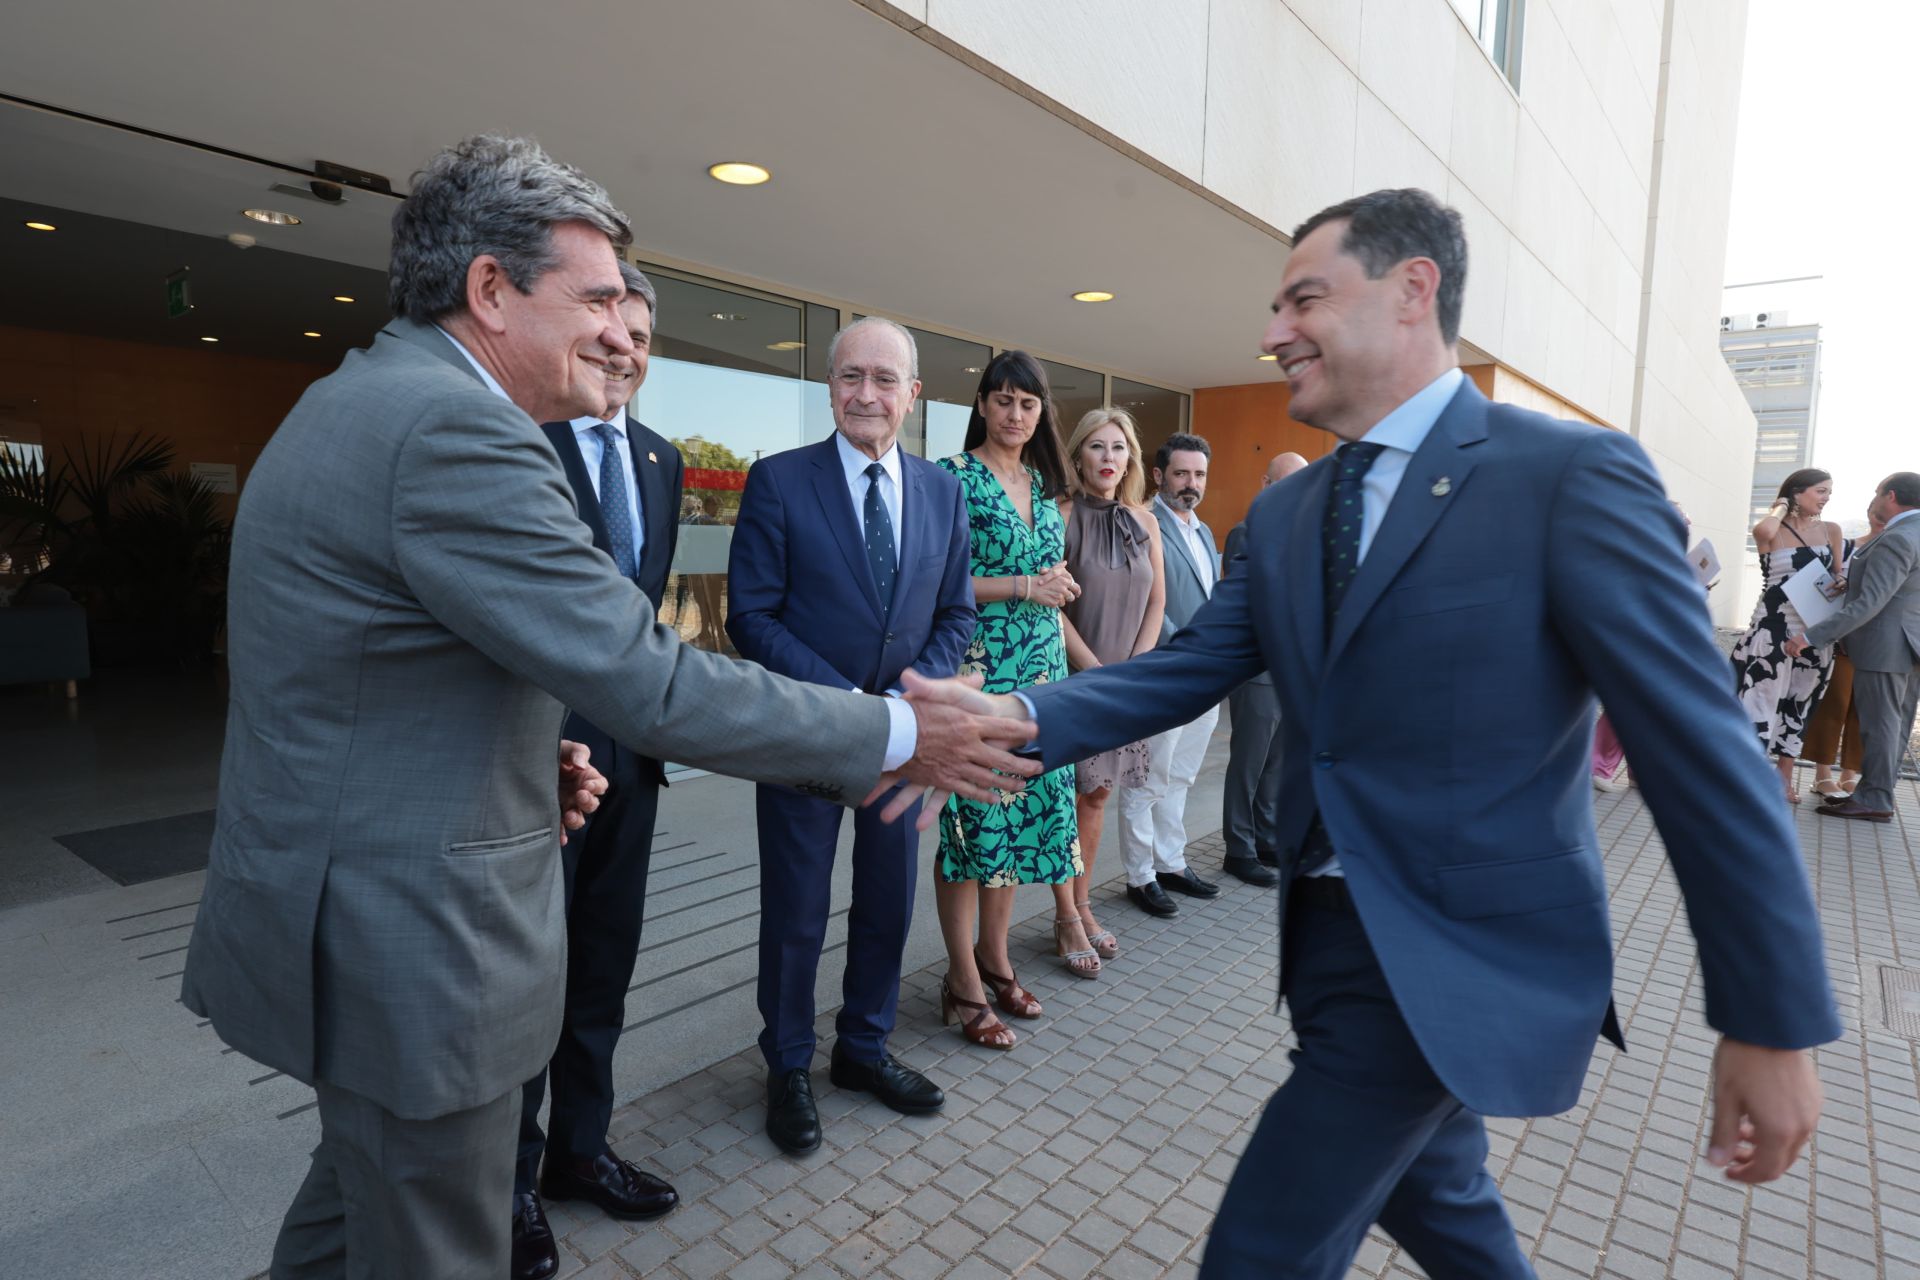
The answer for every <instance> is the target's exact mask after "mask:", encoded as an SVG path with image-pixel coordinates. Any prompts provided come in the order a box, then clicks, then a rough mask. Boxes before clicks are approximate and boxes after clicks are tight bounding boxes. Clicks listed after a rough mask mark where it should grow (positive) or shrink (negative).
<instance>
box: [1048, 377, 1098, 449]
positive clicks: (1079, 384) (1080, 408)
mask: <svg viewBox="0 0 1920 1280" xmlns="http://www.w3.org/2000/svg"><path fill="white" fill-rule="evenodd" d="M1040 367H1041V368H1042V369H1045V370H1046V371H1047V386H1048V387H1049V388H1051V389H1052V391H1053V411H1054V414H1055V418H1056V421H1057V422H1058V423H1059V426H1060V445H1061V447H1062V448H1065V447H1066V443H1067V440H1068V438H1069V437H1071V436H1072V435H1073V429H1074V427H1075V426H1077V425H1078V424H1079V422H1080V418H1081V416H1082V415H1083V414H1085V413H1086V411H1087V410H1089V409H1098V408H1099V407H1100V406H1101V405H1103V404H1105V403H1106V402H1107V380H1106V377H1105V375H1103V374H1098V373H1095V372H1094V371H1093V370H1091V369H1077V368H1075V367H1074V366H1073V365H1070V364H1059V363H1056V362H1055V361H1052V360H1042V361H1040Z"/></svg>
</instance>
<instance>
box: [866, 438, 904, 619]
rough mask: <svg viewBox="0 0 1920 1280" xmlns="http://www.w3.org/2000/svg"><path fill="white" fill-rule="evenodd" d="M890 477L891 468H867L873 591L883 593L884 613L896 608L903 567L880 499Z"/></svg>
mask: <svg viewBox="0 0 1920 1280" xmlns="http://www.w3.org/2000/svg"><path fill="white" fill-rule="evenodd" d="M886 476H887V469H886V468H885V467H883V466H881V465H880V464H879V463H877V462H874V463H869V464H868V465H867V503H866V526H867V527H866V538H867V564H868V565H870V566H871V567H872V568H873V589H874V590H875V591H878V592H879V593H880V608H881V609H882V610H883V611H884V610H886V609H888V608H891V607H892V605H893V580H894V578H895V576H896V575H897V574H898V572H899V564H900V562H899V559H898V558H897V556H896V554H895V552H894V549H893V517H892V516H891V515H890V514H888V512H887V503H886V500H885V499H884V498H882V497H881V496H880V482H881V481H882V480H884V479H886Z"/></svg>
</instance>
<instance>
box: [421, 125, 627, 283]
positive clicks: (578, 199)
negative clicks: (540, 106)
mask: <svg viewBox="0 0 1920 1280" xmlns="http://www.w3.org/2000/svg"><path fill="white" fill-rule="evenodd" d="M562 222H584V223H586V224H587V225H588V226H590V227H592V228H594V229H595V230H597V231H601V232H604V233H605V234H606V237H607V238H608V239H609V240H611V241H613V243H614V246H615V247H616V248H621V247H624V246H626V245H627V244H629V243H631V242H632V240H633V231H632V229H631V228H630V227H629V226H628V225H627V215H626V214H624V213H622V212H620V210H618V209H616V208H614V205H613V201H612V199H611V198H610V197H609V196H608V195H607V193H606V192H605V191H604V190H603V189H602V188H601V187H600V186H599V184H597V183H595V182H594V181H593V180H591V179H590V178H588V177H587V176H586V175H585V174H583V173H581V172H580V171H579V170H578V169H576V168H574V167H573V166H572V165H568V164H561V163H560V162H559V161H557V160H555V159H554V158H553V157H552V156H549V155H548V154H547V153H546V152H545V151H543V150H541V148H540V144H539V143H537V142H533V141H531V140H530V139H527V138H502V137H496V136H494V135H491V134H479V135H476V136H474V137H471V138H468V139H466V140H465V141H462V142H457V143H455V144H454V145H453V146H451V147H448V148H447V149H446V150H444V151H442V152H440V153H439V154H438V155H436V156H434V157H433V159H431V160H429V161H427V166H426V168H424V169H422V170H420V171H419V172H418V173H416V174H414V175H413V193H412V194H411V195H409V196H408V197H407V199H406V200H405V202H403V203H402V204H401V206H400V208H399V209H398V210H396V211H395V212H394V215H393V253H392V256H391V257H390V258H389V260H388V266H387V302H388V305H389V306H390V307H391V308H392V310H393V313H394V314H395V315H397V316H404V317H406V318H408V319H410V320H419V321H432V320H438V319H439V318H440V317H442V316H445V315H447V314H449V313H450V312H454V311H461V310H464V309H465V308H466V305H467V269H468V268H469V267H470V266H472V265H473V261H474V259H476V258H478V257H480V256H481V255H483V254H490V255H492V256H493V257H494V258H497V259H498V260H499V262H500V265H501V267H502V268H503V269H504V270H505V271H506V273H507V279H509V280H511V281H513V286H514V288H516V289H518V290H519V291H520V292H521V293H531V292H533V286H534V284H535V283H536V282H537V281H538V280H539V279H540V277H541V276H542V275H544V274H546V273H547V271H549V270H551V269H552V267H553V265H554V254H553V228H554V226H555V224H557V223H562Z"/></svg>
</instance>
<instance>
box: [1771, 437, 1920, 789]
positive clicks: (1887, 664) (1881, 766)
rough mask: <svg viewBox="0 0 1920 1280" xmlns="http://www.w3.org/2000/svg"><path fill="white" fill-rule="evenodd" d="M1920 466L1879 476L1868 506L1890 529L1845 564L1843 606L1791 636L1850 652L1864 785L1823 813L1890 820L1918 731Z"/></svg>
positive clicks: (1796, 651) (1790, 646) (1795, 645)
mask: <svg viewBox="0 0 1920 1280" xmlns="http://www.w3.org/2000/svg"><path fill="white" fill-rule="evenodd" d="M1916 512H1920V472H1913V471H1899V472H1895V473H1894V474H1893V475H1890V476H1888V477H1887V478H1886V479H1885V480H1882V481H1881V482H1880V487H1879V489H1878V490H1877V491H1876V492H1875V494H1874V497H1873V504H1872V505H1871V506H1870V507H1868V508H1867V514H1869V515H1870V516H1872V517H1873V518H1874V519H1876V520H1882V521H1885V522H1886V531H1885V532H1883V533H1882V534H1881V535H1880V536H1879V537H1877V538H1875V539H1874V540H1873V541H1872V542H1869V543H1868V544H1867V545H1866V546H1864V547H1862V548H1860V550H1858V551H1856V552H1855V553H1854V555H1853V559H1852V561H1851V562H1849V563H1848V565H1847V595H1846V600H1845V602H1844V603H1843V604H1842V605H1841V606H1840V612H1838V613H1836V614H1834V615H1833V616H1832V617H1831V618H1828V619H1827V620H1826V621H1825V622H1821V623H1816V624H1815V625H1813V626H1811V627H1808V628H1807V633H1806V634H1805V635H1803V636H1796V637H1795V638H1794V639H1792V640H1789V641H1787V652H1788V653H1789V654H1791V655H1793V656H1794V657H1798V656H1799V655H1800V653H1801V651H1802V650H1804V649H1806V648H1807V647H1808V646H1810V645H1812V646H1818V645H1828V644H1832V643H1833V642H1834V641H1836V640H1845V641H1846V645H1847V657H1849V658H1851V659H1852V660H1853V704H1854V706H1855V707H1857V708H1858V709H1859V712H1860V744H1861V747H1862V749H1863V753H1864V754H1863V755H1862V757H1861V761H1860V785H1859V786H1858V787H1856V788H1855V789H1854V792H1853V794H1852V795H1851V796H1847V797H1844V798H1836V799H1835V800H1833V801H1829V802H1828V803H1826V804H1823V805H1821V806H1820V814H1821V816H1822V817H1828V818H1853V819H1856V820H1858V821H1862V822H1892V821H1893V813H1894V805H1893V784H1894V782H1895V781H1896V780H1898V778H1899V777H1900V758H1901V756H1903V755H1904V754H1906V750H1907V743H1908V742H1909V740H1910V739H1911V738H1912V736H1913V709H1914V704H1915V701H1916V698H1920V515H1917V514H1916Z"/></svg>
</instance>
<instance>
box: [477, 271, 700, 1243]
mask: <svg viewBox="0 0 1920 1280" xmlns="http://www.w3.org/2000/svg"><path fill="white" fill-rule="evenodd" d="M620 276H621V281H622V283H624V284H625V285H626V287H627V296H626V297H625V298H624V299H623V300H622V301H621V302H620V304H619V305H620V317H621V320H622V322H623V323H624V325H625V327H626V330H627V335H628V337H630V338H631V339H632V340H633V358H632V359H631V360H625V361H617V362H615V364H614V365H613V366H612V369H611V376H610V377H609V379H608V383H607V411H606V412H605V413H604V414H601V415H599V416H588V417H582V418H575V419H574V420H573V421H571V422H549V423H545V424H543V425H542V427H541V430H542V431H544V432H546V434H547V439H548V440H550V441H551V442H552V443H553V447H554V450H555V452H557V453H558V454H559V455H560V465H561V466H562V467H563V468H564V469H565V471H566V473H567V484H568V485H569V487H571V488H572V490H573V497H574V502H575V505H576V506H578V508H579V511H580V519H581V520H582V521H583V522H585V524H586V526H587V528H588V529H590V530H592V532H593V545H594V546H596V547H598V548H599V549H600V550H601V551H603V552H605V553H606V554H607V555H608V556H609V557H610V558H611V559H612V560H613V562H614V565H615V567H616V568H618V569H619V570H620V572H621V573H622V574H625V575H626V576H627V577H629V578H632V579H633V581H634V583H635V584H636V585H637V586H638V587H639V588H640V590H641V591H643V592H645V593H646V596H647V599H649V600H650V601H652V602H653V607H654V608H655V609H658V608H659V607H660V597H661V595H662V593H664V591H665V590H666V585H667V574H668V571H669V569H670V567H671V566H672V564H673V547H674V539H675V538H676V536H677V535H678V532H679V525H677V524H676V523H675V521H676V520H677V518H678V516H679V511H680V485H681V477H682V474H683V471H682V467H681V460H680V451H679V450H678V449H675V448H674V447H673V446H672V445H670V444H668V443H667V442H666V440H665V439H663V438H662V437H661V436H659V435H658V434H656V433H655V432H653V431H651V430H649V429H648V428H647V427H646V426H644V425H642V424H641V423H640V422H639V420H638V419H636V418H634V417H633V416H632V415H630V414H629V413H628V412H627V401H629V400H631V399H632V398H633V395H634V393H635V392H636V391H638V390H639V389H640V384H641V383H642V382H644V381H646V377H647V357H648V354H649V353H650V351H651V349H652V343H653V324H654V315H655V311H656V308H657V306H658V302H657V295H656V293H655V291H654V288H653V282H652V281H650V280H648V279H647V278H646V276H645V275H643V274H641V272H640V271H639V269H638V268H635V267H633V266H630V265H629V264H627V263H624V262H623V263H621V264H620ZM562 734H563V736H564V737H567V738H570V739H572V740H573V741H575V742H580V743H584V744H585V745H586V747H587V749H588V751H589V752H590V753H591V758H592V760H593V763H594V766H595V767H596V768H598V769H599V770H600V771H601V772H602V773H604V774H605V775H606V777H607V784H608V785H607V793H606V795H604V796H603V797H601V800H600V807H599V809H598V810H596V811H595V812H594V814H593V815H592V816H591V817H590V818H588V819H587V824H586V826H584V827H582V828H581V829H580V830H578V831H575V832H573V833H572V835H570V836H569V837H568V839H567V844H566V847H565V848H564V849H562V850H561V854H560V856H561V859H562V865H563V870H564V873H565V877H566V892H567V987H566V1012H565V1015H564V1018H563V1020H562V1022H561V1026H560V1043H559V1044H558V1045H556V1046H555V1048H554V1051H553V1059H552V1061H551V1062H550V1063H549V1064H548V1066H547V1069H546V1070H545V1071H543V1072H541V1073H540V1074H539V1075H537V1076H535V1077H534V1078H533V1079H531V1080H529V1081H527V1085H526V1088H525V1090H524V1091H523V1097H522V1103H521V1115H520V1154H519V1159H518V1161H517V1163H516V1165H515V1167H514V1186H513V1192H514V1195H513V1278H514V1280H543V1278H544V1277H546V1276H551V1275H553V1274H554V1273H555V1272H556V1271H558V1270H559V1267H560V1256H559V1249H558V1246H557V1245H556V1244H555V1243H554V1238H553V1232H552V1230H551V1228H550V1227H549V1226H548V1224H547V1219H546V1213H545V1210H544V1209H543V1208H542V1206H541V1203H540V1196H541V1195H544V1196H546V1197H547V1198H548V1199H554V1200H588V1201H591V1202H592V1203H594V1204H597V1205H599V1206H600V1208H601V1209H602V1210H604V1211H605V1212H607V1213H609V1214H611V1215H612V1216H614V1217H616V1218H628V1219H640V1218H652V1217H657V1216H659V1215H660V1214H663V1213H666V1212H667V1211H668V1210H669V1209H671V1208H673V1206H674V1205H675V1204H676V1203H677V1202H678V1196H677V1195H676V1194H675V1192H674V1189H673V1188H672V1187H670V1186H668V1185H667V1184H666V1183H665V1182H663V1181H661V1180H660V1179H659V1178H656V1177H654V1176H653V1175H652V1174H649V1173H645V1172H643V1171H641V1170H640V1169H638V1168H635V1167H634V1166H633V1165H632V1164H631V1163H630V1162H628V1161H625V1160H622V1159H620V1158H619V1157H618V1156H616V1155H614V1154H613V1151H612V1149H611V1148H609V1147H608V1145H607V1125H608V1124H609V1123H610V1122H611V1121H612V1119H613V1103H614V1097H613V1050H614V1046H615V1045H616V1044H617V1043H619V1040H620V1028H621V1026H622V1024H623V1023H624V1021H625V1014H626V1008H627V987H628V985H629V984H630V983H631V982H632V981H633V964H634V959H635V957H636V955H637V953H638V952H639V949H640V920H641V916H642V913H643V912H644V911H645V909H646V901H647V864H648V861H649V859H650V858H651V857H652V854H653V821H654V815H655V814H656V813H657V812H658V810H659V807H660V788H661V787H663V786H665V785H666V774H665V773H664V772H663V771H662V770H661V767H660V762H659V761H658V760H654V759H652V758H650V757H648V756H645V755H643V754H641V753H640V752H637V751H634V750H632V749H631V748H629V747H626V746H623V745H621V744H620V743H617V742H615V741H614V740H613V739H612V738H611V737H610V736H608V734H607V733H606V731H605V730H603V729H600V728H598V727H597V726H595V725H593V724H590V723H588V721H587V720H586V718H585V717H584V716H581V715H580V714H578V713H577V712H574V713H569V714H568V716H567V722H566V726H565V728H564V729H563V730H562ZM549 1082H551V1086H552V1087H551V1092H552V1095H553V1105H552V1109H551V1111H550V1112H549V1114H548V1117H547V1128H546V1131H545V1132H544V1133H543V1132H542V1131H541V1128H540V1104H541V1101H542V1099H543V1098H544V1097H545V1096H546V1094H547V1093H548V1092H549V1089H548V1084H549ZM543 1154H544V1155H545V1168H544V1169H542V1167H541V1166H542V1160H541V1157H542V1155H543ZM536 1175H538V1192H537V1193H536V1190H535V1179H536Z"/></svg>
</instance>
